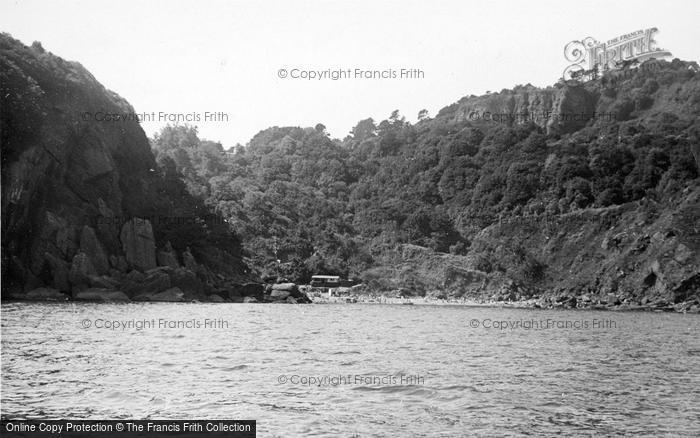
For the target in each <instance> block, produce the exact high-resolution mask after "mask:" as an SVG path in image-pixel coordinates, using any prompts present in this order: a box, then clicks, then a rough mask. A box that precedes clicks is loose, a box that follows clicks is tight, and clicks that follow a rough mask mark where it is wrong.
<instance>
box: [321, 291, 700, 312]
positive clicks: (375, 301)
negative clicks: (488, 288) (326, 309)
mask: <svg viewBox="0 0 700 438" xmlns="http://www.w3.org/2000/svg"><path fill="white" fill-rule="evenodd" d="M309 298H310V299H311V301H312V303H311V304H321V305H323V304H371V305H417V306H463V307H486V308H504V309H532V310H595V311H601V312H606V311H607V312H654V313H680V314H685V313H688V314H696V315H697V314H700V308H697V306H696V307H692V306H690V307H687V308H686V307H684V306H683V304H684V303H680V304H678V305H667V306H653V305H648V306H643V305H638V304H634V305H632V304H627V303H623V304H618V305H606V304H591V305H581V306H578V305H577V306H568V305H566V303H556V304H550V305H543V304H542V303H541V302H540V301H538V300H524V301H484V300H468V299H464V300H457V299H453V300H441V299H431V298H424V297H416V298H391V297H386V296H381V295H380V296H376V297H331V298H330V299H329V298H327V297H319V296H311V295H310V296H309Z"/></svg>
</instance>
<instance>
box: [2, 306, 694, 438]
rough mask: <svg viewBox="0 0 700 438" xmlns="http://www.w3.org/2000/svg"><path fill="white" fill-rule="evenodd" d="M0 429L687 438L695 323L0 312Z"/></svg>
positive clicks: (605, 317)
mask: <svg viewBox="0 0 700 438" xmlns="http://www.w3.org/2000/svg"><path fill="white" fill-rule="evenodd" d="M538 326H539V327H538ZM2 416H3V417H9V418H20V417H21V418H43V419H47V418H78V419H110V418H114V419H126V418H137V419H146V418H152V419H220V418H226V419H255V420H258V436H261V437H268V436H270V437H277V436H279V437H296V436H329V437H335V436H338V437H353V436H363V437H364V436H400V437H411V436H426V437H432V436H450V437H451V436H473V435H476V436H517V435H524V434H529V435H530V436H553V435H557V434H564V435H568V436H581V435H583V436H617V435H626V436H695V437H697V436H700V317H699V316H697V315H678V314H666V313H615V312H592V311H575V312H573V311H544V310H525V309H497V308H474V307H457V306H455V307H452V306H422V305H414V306H402V305H369V304H364V305H363V304H347V305H296V306H295V305H272V304H269V305H260V304H257V305H256V304H170V303H168V304H165V303H164V304H155V303H144V304H123V305H106V304H97V305H95V304H45V303H42V304H31V303H3V304H2Z"/></svg>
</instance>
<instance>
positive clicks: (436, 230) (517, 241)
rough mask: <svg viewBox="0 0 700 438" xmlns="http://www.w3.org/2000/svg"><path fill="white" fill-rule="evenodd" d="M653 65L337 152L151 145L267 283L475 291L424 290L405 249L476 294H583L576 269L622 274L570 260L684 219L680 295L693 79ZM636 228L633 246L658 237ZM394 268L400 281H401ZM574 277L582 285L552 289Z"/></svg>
mask: <svg viewBox="0 0 700 438" xmlns="http://www.w3.org/2000/svg"><path fill="white" fill-rule="evenodd" d="M650 63H651V64H647V65H645V66H644V68H639V69H637V70H630V71H625V72H622V73H624V75H621V72H617V73H612V74H611V75H608V76H605V77H604V78H603V79H601V80H598V81H592V82H589V83H587V84H584V85H582V86H579V87H569V86H567V85H564V84H557V85H556V86H554V87H549V88H547V89H538V88H535V87H532V86H529V85H528V86H518V87H516V88H515V89H513V90H503V91H502V92H500V93H491V94H488V95H485V96H480V97H477V96H471V97H467V98H464V99H461V100H460V101H459V102H457V103H455V104H453V105H450V106H448V107H446V108H444V109H442V110H441V111H440V112H439V113H438V115H437V116H436V117H435V118H429V117H427V115H426V113H425V112H423V113H422V115H421V117H420V118H419V119H420V120H419V122H417V123H416V124H411V123H408V122H407V121H406V120H405V119H404V118H403V117H401V115H400V114H399V112H398V111H394V112H393V113H392V114H391V115H390V116H389V117H388V118H387V119H386V120H382V121H380V122H378V123H377V122H375V121H374V120H372V119H366V120H362V121H360V122H359V123H358V124H357V125H356V126H355V127H354V128H353V129H352V131H351V132H350V134H349V135H348V136H347V137H345V138H344V139H343V140H338V139H331V138H329V136H328V134H327V133H326V132H325V128H324V126H323V125H321V124H319V125H317V126H316V127H314V128H299V127H273V128H269V129H266V130H264V131H261V132H260V133H258V134H257V135H256V136H255V137H253V139H252V140H251V141H250V142H249V144H247V145H246V146H245V147H243V146H240V145H238V146H236V147H233V148H230V149H229V150H228V151H227V152H226V153H224V150H223V148H222V147H221V145H219V144H216V143H212V142H209V141H204V140H200V139H199V138H198V136H197V132H196V129H195V128H193V127H189V126H171V127H167V128H165V129H164V130H163V131H162V132H161V134H160V135H158V136H157V137H156V138H154V139H153V140H152V146H153V148H154V150H155V151H156V154H157V157H158V159H159V160H161V159H163V160H165V159H167V160H170V159H172V160H173V162H174V163H175V166H176V168H177V170H178V171H179V172H180V173H181V174H182V175H183V176H184V179H185V181H186V184H187V187H188V189H189V191H190V192H191V193H195V194H197V196H199V197H201V199H203V200H204V201H205V203H206V204H207V205H208V206H210V207H212V208H214V209H215V210H216V211H217V212H218V213H219V214H221V215H222V216H223V217H225V218H227V220H228V221H229V222H230V224H231V225H232V226H233V227H234V228H235V230H236V232H237V234H238V235H240V236H241V238H242V239H243V242H244V246H245V248H246V250H247V251H248V253H249V254H250V255H251V257H252V258H253V259H254V260H255V263H254V264H255V265H256V266H257V267H258V268H259V270H260V272H261V274H262V275H273V276H276V275H281V276H286V277H288V278H290V279H291V280H294V281H301V282H304V281H306V280H308V277H309V275H310V274H312V273H334V274H340V275H343V276H346V275H347V276H356V277H362V278H363V279H364V280H365V281H366V282H370V283H372V284H374V285H375V286H376V287H383V288H386V289H390V288H396V287H400V286H403V287H410V288H413V289H415V292H416V293H421V294H422V293H429V292H430V291H431V290H445V289H450V290H452V291H453V292H454V293H459V294H461V293H464V292H465V290H467V289H469V288H468V287H466V286H465V284H463V283H464V282H462V283H460V284H461V286H460V288H461V292H460V291H458V289H460V288H453V287H449V284H450V280H449V279H448V280H446V279H445V278H446V277H445V276H444V275H442V274H441V275H440V276H439V277H440V279H437V278H436V279H433V280H430V278H431V275H430V274H429V271H430V269H427V270H426V269H424V268H425V267H426V266H431V264H432V263H433V262H431V261H429V260H433V259H434V258H432V259H431V257H427V256H426V257H423V262H420V263H416V258H415V257H412V258H410V260H408V259H404V258H401V257H399V258H398V259H397V254H402V253H404V252H405V250H404V249H405V248H406V246H405V245H411V247H416V246H419V247H424V248H427V249H429V250H430V251H429V253H431V254H435V255H436V257H438V258H440V257H443V256H440V254H445V255H447V254H451V255H452V256H453V259H452V261H453V262H454V263H451V264H454V265H459V266H461V268H460V269H463V270H467V271H469V272H470V273H468V274H465V275H468V276H471V277H473V278H474V281H472V283H470V284H471V287H472V289H474V291H481V292H482V293H485V291H490V292H492V291H493V289H494V287H496V289H498V288H499V287H507V285H512V284H516V285H520V286H518V287H521V288H522V289H523V290H529V291H530V292H528V294H534V293H535V292H534V291H538V290H570V291H572V292H575V293H583V292H582V291H587V290H588V289H589V288H590V289H591V290H594V289H596V288H598V289H600V288H601V287H602V286H601V284H602V283H606V284H607V283H608V282H609V281H608V280H605V281H603V280H602V278H603V277H604V276H605V275H613V274H612V273H610V272H607V271H604V270H603V271H600V272H598V270H597V268H598V267H599V266H598V265H596V264H595V263H594V264H593V265H592V266H590V269H588V268H586V269H583V267H584V265H585V266H588V265H586V263H587V262H586V260H584V259H586V258H587V257H592V258H593V259H594V260H597V262H600V261H601V260H602V259H609V260H608V261H609V262H610V263H612V264H616V263H617V262H619V263H618V264H621V265H624V267H622V266H620V269H626V263H629V261H621V260H618V259H617V258H618V256H619V255H613V254H610V253H607V254H596V251H593V250H590V251H587V250H586V248H585V246H581V245H583V244H584V243H586V242H588V243H595V244H598V245H600V244H601V241H602V240H603V239H605V238H606V237H605V236H606V235H607V234H606V233H607V232H608V231H609V230H610V229H617V228H621V229H623V230H624V229H626V230H628V232H629V230H631V229H633V228H635V223H629V224H627V225H626V226H625V227H623V226H622V224H624V223H626V222H627V221H628V216H630V215H641V216H645V217H646V216H649V215H651V216H650V217H657V218H658V217H659V216H664V215H665V214H670V215H674V214H676V215H677V216H678V217H680V216H682V217H685V218H686V219H687V221H686V222H682V223H675V222H674V224H673V225H672V224H671V223H670V222H669V223H667V224H666V225H668V226H667V227H666V228H669V227H670V228H669V229H671V228H672V229H677V231H676V234H675V236H676V238H677V239H680V240H679V241H678V242H676V243H675V245H676V246H677V245H683V247H684V248H687V249H688V250H689V251H690V254H691V257H690V258H687V259H685V260H684V261H683V262H682V264H683V265H684V266H693V267H694V269H689V270H687V272H686V271H684V275H685V277H684V278H685V280H687V281H691V280H690V279H692V278H696V279H697V275H698V260H699V259H698V250H699V249H700V247H699V246H698V229H697V222H698V217H700V214H699V212H698V204H697V191H698V183H697V181H698V179H697V177H698V164H699V160H700V152H699V148H700V144H699V143H698V133H700V117H699V116H700V73H698V72H697V69H696V68H695V65H694V64H690V63H685V62H681V61H678V60H674V61H673V62H670V63H668V62H663V61H650ZM652 67H653V68H652ZM689 199H694V200H695V201H693V202H689V201H688V200H689ZM625 212H628V213H625ZM586 215H588V216H586ZM584 217H588V219H587V220H588V222H586V220H585V219H581V218H584ZM674 217H675V218H676V219H677V217H676V216H674ZM676 219H673V220H676ZM645 220H647V226H646V227H645V226H639V227H638V228H639V229H638V232H639V233H641V235H643V236H644V235H646V234H649V229H648V228H649V227H650V226H653V222H654V221H653V220H652V219H650V218H649V217H647V219H645ZM664 220H667V221H671V219H670V218H666V219H664ZM585 223H588V224H589V225H590V224H595V226H584V224H585ZM655 226H657V227H661V228H664V227H662V226H661V225H659V224H658V223H657V224H656V225H655ZM666 228H664V229H663V230H659V231H658V232H661V233H662V234H663V233H666V232H670V231H668V230H667V229H666ZM618 232H622V231H620V230H618ZM635 234H636V233H635ZM651 234H652V235H653V234H654V233H651ZM577 236H578V237H577ZM650 236H651V235H649V236H647V238H651V237H650ZM658 237H659V236H657V238H658ZM553 242H556V245H558V247H557V248H555V247H554V246H553V245H555V243H553ZM573 242H577V243H576V245H577V246H572V245H573ZM660 245H661V246H663V245H662V244H660ZM676 246H673V248H676ZM402 248H404V249H402ZM667 249H668V248H667ZM637 254H638V258H639V263H641V264H642V265H644V266H637V269H639V270H640V271H645V270H649V272H652V271H651V269H652V268H650V267H649V266H647V264H648V263H646V262H649V263H651V260H652V257H651V255H650V254H644V253H643V252H642V253H637ZM443 259H444V257H443ZM562 261H564V263H571V266H562ZM404 262H407V263H408V265H407V266H409V267H410V269H409V268H406V269H404V270H403V271H402V273H398V271H400V270H397V266H400V265H401V264H402V263H404ZM597 262H596V263H597ZM643 262H644V263H643ZM448 264H450V263H448ZM578 268H581V269H580V272H586V275H587V276H588V277H587V278H585V277H582V278H578V277H581V275H574V276H575V277H577V278H576V281H573V280H572V279H571V278H568V277H567V276H566V275H564V272H566V271H568V270H570V271H571V272H577V271H579V269H578ZM679 269H680V268H679ZM443 270H444V269H438V270H437V271H435V272H442V271H443ZM408 271H413V272H423V274H422V275H409V274H407V272H408ZM649 272H646V271H645V273H644V276H645V278H646V277H648V274H649ZM477 274H478V275H477ZM640 275H642V274H641V273H640ZM655 275H656V274H655ZM471 277H470V278H471ZM484 279H486V280H484ZM647 281H650V280H647ZM692 281H696V280H692ZM446 282H447V283H446ZM618 283H619V287H623V286H626V287H628V288H630V289H635V288H636V289H637V290H638V291H640V292H639V293H642V294H643V293H644V292H643V291H642V289H644V287H645V286H644V282H643V280H642V279H635V280H634V281H632V280H630V281H629V284H627V283H625V281H621V280H620V281H618V280H615V284H614V285H613V286H610V285H608V286H606V287H608V292H610V291H613V292H615V291H616V290H617V289H616V288H618ZM652 283H653V282H652ZM666 286H667V287H677V286H678V285H677V284H676V283H672V284H671V283H669V285H666ZM666 286H664V287H666ZM664 287H661V286H660V287H659V288H660V289H659V290H661V289H664ZM490 292H489V293H490ZM524 295H527V294H524Z"/></svg>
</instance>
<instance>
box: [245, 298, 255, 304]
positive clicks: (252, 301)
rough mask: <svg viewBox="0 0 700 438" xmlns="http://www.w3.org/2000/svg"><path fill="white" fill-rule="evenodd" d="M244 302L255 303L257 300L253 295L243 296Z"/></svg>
mask: <svg viewBox="0 0 700 438" xmlns="http://www.w3.org/2000/svg"><path fill="white" fill-rule="evenodd" d="M243 302H244V303H257V302H258V300H257V299H256V298H255V297H245V298H243Z"/></svg>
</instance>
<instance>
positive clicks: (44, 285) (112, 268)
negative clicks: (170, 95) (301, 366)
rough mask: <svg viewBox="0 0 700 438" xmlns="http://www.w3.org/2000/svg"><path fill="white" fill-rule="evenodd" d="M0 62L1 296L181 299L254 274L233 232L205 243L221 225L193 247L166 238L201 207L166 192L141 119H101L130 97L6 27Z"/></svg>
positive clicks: (123, 110) (122, 110) (122, 108)
mask: <svg viewBox="0 0 700 438" xmlns="http://www.w3.org/2000/svg"><path fill="white" fill-rule="evenodd" d="M0 71H1V75H2V76H1V77H0V87H1V89H0V99H1V105H0V106H1V108H2V114H1V116H2V117H1V123H2V125H1V142H2V293H3V296H5V297H8V296H10V297H16V298H27V297H28V298H32V297H34V298H37V299H40V298H51V297H53V298H55V299H62V298H64V297H68V296H72V297H73V298H81V297H82V298H85V299H94V298H96V297H109V299H130V298H135V297H137V296H140V297H141V298H143V299H148V298H149V297H150V296H151V295H155V294H160V293H163V292H166V291H169V292H168V293H167V294H166V295H163V296H161V297H160V298H161V299H165V298H170V299H172V300H175V301H177V300H181V299H183V297H184V298H187V297H188V296H189V297H191V298H197V299H206V298H207V296H208V294H212V293H219V294H224V295H226V294H227V291H225V290H224V291H223V292H221V289H222V288H224V289H225V288H226V287H228V288H229V289H230V288H231V287H233V286H231V285H232V284H234V283H236V282H238V283H241V282H245V281H248V280H250V279H249V278H246V274H245V272H246V267H245V266H244V264H243V262H242V261H241V255H240V248H239V247H237V240H236V239H235V236H232V235H231V236H227V238H228V239H229V242H228V243H227V244H226V245H224V244H218V243H217V242H216V241H214V240H215V239H210V240H212V242H209V243H206V242H207V241H206V238H207V237H208V235H209V234H211V233H214V232H215V231H216V230H212V229H210V228H207V227H206V225H204V226H200V227H199V228H198V229H197V230H196V231H198V232H200V234H201V235H202V236H203V237H202V239H201V240H202V241H204V242H205V243H204V244H203V245H202V247H200V248H198V249H194V248H193V249H192V250H190V249H189V248H187V247H181V248H175V249H173V248H172V247H171V245H170V243H169V242H168V241H166V240H164V239H163V238H161V237H162V236H166V235H167V232H168V231H172V230H171V229H169V227H170V228H172V224H173V223H177V222H178V220H180V219H182V220H183V221H181V222H187V221H186V220H187V219H189V223H192V222H196V221H194V219H195V218H196V217H197V215H198V214H200V213H198V212H197V211H196V209H194V208H189V207H188V205H187V204H186V202H185V201H188V199H186V197H187V195H186V194H176V195H173V194H171V193H170V192H169V191H168V189H169V186H168V181H166V178H165V177H164V175H163V172H162V171H161V169H159V168H158V167H157V165H156V163H155V160H154V157H153V154H152V153H151V150H150V147H149V143H148V139H147V138H146V136H145V134H144V132H143V130H142V129H141V127H140V125H139V123H138V121H137V120H133V119H130V120H120V121H118V122H109V121H103V117H101V116H100V114H129V113H131V114H133V113H134V112H135V111H134V109H133V108H132V107H131V106H130V105H129V104H128V103H127V102H126V101H125V100H124V99H123V98H121V97H119V96H118V95H117V94H115V93H113V92H111V91H109V90H107V89H105V87H103V86H102V85H101V84H100V83H99V82H97V80H96V79H95V78H94V77H93V76H92V75H91V74H90V73H89V72H88V71H87V70H86V69H85V68H84V67H83V66H81V65H80V64H79V63H77V62H69V61H65V60H63V59H61V58H59V57H57V56H54V55H53V54H51V53H48V52H46V51H45V50H44V49H43V48H42V47H41V45H40V44H38V43H35V44H34V45H33V46H32V47H27V46H24V45H23V44H22V43H20V42H19V41H17V40H14V39H13V38H11V37H10V36H9V35H7V34H2V35H0ZM164 205H184V207H183V208H180V209H179V210H178V211H177V212H176V213H174V212H173V211H165V210H163V209H162V208H160V209H159V207H160V206H164ZM173 214H177V215H178V216H177V217H171V216H172V215H173ZM217 232H219V233H220V234H222V233H226V231H225V230H224V231H221V230H218V231H217ZM198 237H199V235H198ZM217 237H218V235H217ZM212 254H213V255H212ZM117 291H119V292H124V293H122V294H121V295H120V294H115V293H114V292H117ZM81 294H82V295H81ZM149 294H151V295H149ZM156 300H158V299H156Z"/></svg>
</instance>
